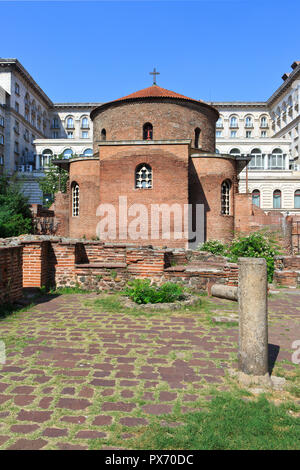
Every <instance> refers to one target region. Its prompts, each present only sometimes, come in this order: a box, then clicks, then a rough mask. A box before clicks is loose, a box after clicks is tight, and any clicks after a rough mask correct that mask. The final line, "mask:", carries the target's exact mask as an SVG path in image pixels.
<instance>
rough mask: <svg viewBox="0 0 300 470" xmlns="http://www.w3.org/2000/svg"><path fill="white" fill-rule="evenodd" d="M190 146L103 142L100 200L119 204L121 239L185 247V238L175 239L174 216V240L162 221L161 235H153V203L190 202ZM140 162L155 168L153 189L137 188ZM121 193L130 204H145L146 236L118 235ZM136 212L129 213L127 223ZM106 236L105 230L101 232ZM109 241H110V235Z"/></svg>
mask: <svg viewBox="0 0 300 470" xmlns="http://www.w3.org/2000/svg"><path fill="white" fill-rule="evenodd" d="M188 152H189V148H188V145H187V144H183V145H151V144H150V145H140V146H135V145H132V146H104V147H100V181H101V184H100V201H101V204H112V205H113V206H114V207H115V208H116V215H117V227H116V228H117V236H118V239H117V240H116V241H118V242H127V243H136V244H138V245H143V244H144V245H149V244H153V245H154V246H164V245H165V246H168V247H176V246H178V247H184V246H185V245H186V239H185V238H181V239H175V238H174V236H173V230H174V227H173V218H171V227H170V229H171V230H170V232H171V234H172V236H171V240H170V239H168V238H164V236H165V235H163V233H162V225H161V224H160V230H159V234H158V238H152V237H151V217H150V216H151V204H159V205H160V204H162V203H167V204H168V205H170V206H171V205H172V204H177V205H179V206H180V208H181V210H182V228H183V220H184V219H183V208H184V204H187V203H188V156H189V153H188ZM140 163H147V164H149V165H150V166H151V168H152V173H153V184H152V186H153V187H152V189H135V168H136V167H137V165H139V164H140ZM119 196H126V197H127V207H128V208H130V206H131V205H132V204H143V205H144V206H145V207H146V208H147V214H148V222H149V225H148V237H147V239H142V238H139V239H137V240H132V238H130V237H128V238H124V237H123V236H122V235H121V236H120V237H119V229H120V231H122V230H123V228H124V225H123V224H122V223H121V224H120V225H119ZM135 218H136V216H132V217H130V216H129V217H128V226H130V223H131V221H132V220H133V219H135ZM98 234H99V237H100V239H103V233H98ZM107 241H110V240H109V239H108V240H107Z"/></svg>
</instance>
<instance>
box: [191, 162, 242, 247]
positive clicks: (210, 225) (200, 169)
mask: <svg viewBox="0 0 300 470" xmlns="http://www.w3.org/2000/svg"><path fill="white" fill-rule="evenodd" d="M189 173H190V178H189V179H190V188H189V194H190V203H192V204H204V211H205V218H206V222H205V239H206V240H209V239H215V240H221V241H225V242H227V241H229V240H231V239H232V237H233V230H234V201H235V196H236V193H237V178H236V163H235V161H234V160H232V159H226V158H221V157H219V158H218V157H213V158H208V157H200V158H192V161H191V163H190V169H189ZM226 179H228V180H230V181H231V183H232V184H231V189H230V201H231V203H230V214H229V215H222V214H221V185H222V183H223V181H224V180H226Z"/></svg>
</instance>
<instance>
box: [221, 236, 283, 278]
mask: <svg viewBox="0 0 300 470" xmlns="http://www.w3.org/2000/svg"><path fill="white" fill-rule="evenodd" d="M278 248H279V247H278V245H277V243H276V242H275V241H274V240H273V239H272V237H271V236H270V235H266V234H262V233H259V232H254V233H251V234H250V235H248V236H246V237H241V236H240V237H238V238H236V239H234V240H233V241H232V243H231V245H230V248H229V253H228V257H229V258H230V261H232V262H237V260H238V258H241V257H242V258H247V257H249V258H265V260H266V262H267V272H268V282H272V280H273V274H274V256H276V255H278V254H279V250H278Z"/></svg>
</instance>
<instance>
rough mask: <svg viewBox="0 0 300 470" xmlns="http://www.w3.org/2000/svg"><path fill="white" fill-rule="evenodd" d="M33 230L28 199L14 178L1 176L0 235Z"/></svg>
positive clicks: (11, 234)
mask: <svg viewBox="0 0 300 470" xmlns="http://www.w3.org/2000/svg"><path fill="white" fill-rule="evenodd" d="M32 230H33V225H32V213H31V210H30V207H29V204H28V199H27V198H26V197H25V196H24V194H22V193H21V188H20V184H19V183H17V182H16V180H15V179H14V178H9V177H8V176H6V175H1V176H0V237H3V238H5V237H17V236H19V235H21V234H23V233H31V232H32Z"/></svg>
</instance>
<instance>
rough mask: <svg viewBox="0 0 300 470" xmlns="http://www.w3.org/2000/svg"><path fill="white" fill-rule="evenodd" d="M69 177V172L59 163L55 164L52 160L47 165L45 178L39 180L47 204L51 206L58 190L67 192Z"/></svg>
mask: <svg viewBox="0 0 300 470" xmlns="http://www.w3.org/2000/svg"><path fill="white" fill-rule="evenodd" d="M68 179H69V173H68V172H67V171H66V170H63V169H62V168H59V167H58V166H57V165H54V164H53V163H52V161H51V162H50V165H49V166H48V167H47V170H46V174H45V176H44V178H41V179H40V180H39V187H40V188H41V190H42V191H43V194H44V203H45V205H46V206H48V207H49V206H50V205H51V204H52V202H53V201H54V195H55V193H57V192H58V191H61V192H62V193H66V192H67V183H68Z"/></svg>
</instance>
